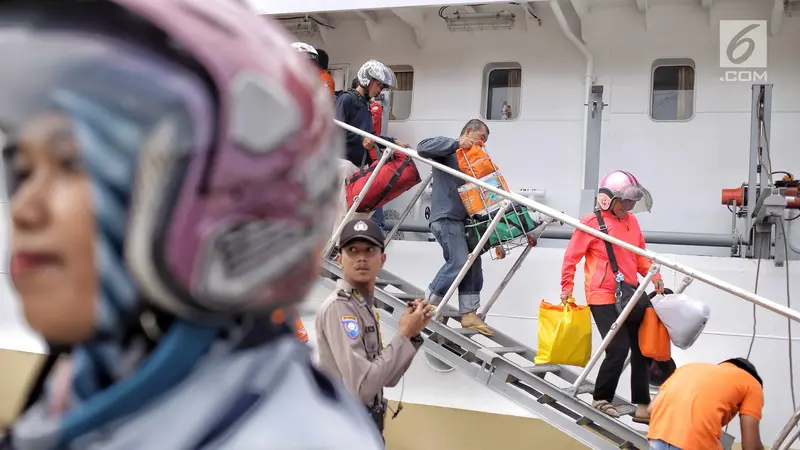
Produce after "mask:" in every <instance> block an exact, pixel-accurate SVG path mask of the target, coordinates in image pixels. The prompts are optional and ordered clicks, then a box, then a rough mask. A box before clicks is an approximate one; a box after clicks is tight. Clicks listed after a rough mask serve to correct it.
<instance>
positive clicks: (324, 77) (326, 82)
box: [319, 70, 336, 98]
mask: <svg viewBox="0 0 800 450" xmlns="http://www.w3.org/2000/svg"><path fill="white" fill-rule="evenodd" d="M319 81H321V82H322V85H323V86H325V87H326V88H328V90H329V91H330V92H331V97H334V98H336V83H335V82H334V81H333V76H331V73H330V72H328V71H327V70H320V71H319Z"/></svg>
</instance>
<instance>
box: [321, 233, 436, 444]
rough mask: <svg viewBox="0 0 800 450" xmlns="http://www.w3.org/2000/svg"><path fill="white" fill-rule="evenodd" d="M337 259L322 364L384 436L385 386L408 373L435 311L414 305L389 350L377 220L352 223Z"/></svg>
mask: <svg viewBox="0 0 800 450" xmlns="http://www.w3.org/2000/svg"><path fill="white" fill-rule="evenodd" d="M339 247H340V251H339V256H338V261H339V263H340V264H341V266H342V269H343V272H344V276H343V279H341V280H339V281H338V282H337V284H336V290H334V292H333V293H332V294H331V295H330V297H328V298H327V299H326V300H325V302H324V303H323V304H322V308H321V309H320V311H319V313H318V314H317V319H316V330H317V348H318V351H319V366H320V368H321V369H322V371H324V372H325V373H327V374H328V375H330V376H331V377H333V378H341V379H342V381H343V382H344V384H345V386H346V387H347V389H348V390H349V391H350V392H351V393H352V394H353V395H355V396H357V397H358V398H359V399H360V400H361V401H362V402H363V403H364V404H365V405H366V407H367V409H368V410H369V412H370V415H371V416H372V419H373V420H374V421H375V424H376V425H377V427H378V430H380V432H381V433H382V432H383V418H384V414H385V412H386V401H385V400H384V398H383V387H384V386H389V387H392V386H395V385H396V384H397V383H398V382H399V381H400V379H401V378H402V377H403V374H404V373H405V372H406V370H408V367H409V366H410V365H411V361H412V360H413V359H414V355H416V353H417V350H419V348H420V346H421V345H422V342H423V339H422V337H421V336H420V332H421V331H422V330H423V329H424V328H425V326H426V325H427V324H428V322H429V321H430V319H431V317H433V313H434V310H435V308H434V307H433V306H431V305H428V302H426V301H423V300H413V301H411V302H409V305H408V310H407V311H406V312H404V313H403V315H402V316H401V317H400V323H399V326H398V333H397V334H396V335H395V336H394V338H393V339H392V340H391V341H390V342H389V343H388V344H386V346H385V347H384V345H383V341H382V338H381V329H380V318H379V317H378V315H377V313H376V311H375V302H374V298H373V293H374V291H375V279H376V276H377V274H378V271H380V269H381V268H382V267H383V264H384V262H385V261H386V254H385V253H384V243H383V234H382V233H381V231H380V228H379V227H378V225H377V224H376V223H375V222H373V221H372V220H361V219H356V220H351V221H350V222H348V223H347V224H346V225H345V227H344V229H343V230H342V233H341V235H340V238H339Z"/></svg>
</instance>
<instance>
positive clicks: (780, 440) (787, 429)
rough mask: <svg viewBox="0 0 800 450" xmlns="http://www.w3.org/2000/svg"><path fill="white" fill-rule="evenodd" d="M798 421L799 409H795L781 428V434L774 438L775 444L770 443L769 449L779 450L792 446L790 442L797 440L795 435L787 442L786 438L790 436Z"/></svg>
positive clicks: (799, 419)
mask: <svg viewBox="0 0 800 450" xmlns="http://www.w3.org/2000/svg"><path fill="white" fill-rule="evenodd" d="M798 421H800V409H797V410H796V411H795V412H794V413H792V416H791V417H789V421H788V422H786V425H784V426H783V428H782V429H781V432H780V433H778V437H776V438H775V442H773V443H772V445H771V446H770V448H771V449H773V450H781V448H784V447H785V448H789V446H790V445H792V442H794V441H795V440H797V435H796V433H795V436H794V439H791V440H788V439H787V438H789V437H790V436H791V435H792V430H793V429H794V427H795V426H796V425H797V422H798ZM787 441H788V442H787ZM784 444H785V445H784Z"/></svg>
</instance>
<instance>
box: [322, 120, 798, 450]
mask: <svg viewBox="0 0 800 450" xmlns="http://www.w3.org/2000/svg"><path fill="white" fill-rule="evenodd" d="M335 122H336V123H337V125H339V126H340V127H341V128H344V129H346V130H348V131H352V132H354V133H356V134H359V135H361V136H364V137H369V138H371V139H372V140H373V141H375V142H377V143H379V144H381V145H383V146H385V147H386V150H384V152H383V155H382V156H381V158H380V160H379V161H378V163H377V166H376V168H375V170H374V171H373V173H372V175H371V176H370V178H369V179H368V180H367V182H366V184H365V186H364V189H363V191H362V192H366V191H367V190H368V189H369V188H370V185H371V184H372V182H373V181H374V179H375V177H376V175H377V174H378V171H379V169H380V167H381V166H382V165H383V164H385V163H386V162H387V161H388V159H389V157H390V156H391V154H392V153H393V152H401V153H404V154H406V155H408V156H409V157H411V158H413V159H414V160H415V161H418V162H423V163H424V164H428V165H430V166H432V167H433V168H434V169H438V170H441V171H443V172H446V173H449V174H451V175H453V176H456V177H458V178H461V179H463V180H465V181H467V182H471V183H473V184H475V185H477V186H480V187H482V188H484V189H487V190H489V191H491V192H494V193H496V194H498V195H501V196H503V197H505V198H506V200H505V201H503V202H502V203H501V207H500V211H498V212H497V213H495V216H494V219H493V220H492V222H491V224H490V225H489V227H488V229H487V230H486V232H485V233H484V235H483V236H482V237H481V240H480V241H479V242H478V244H477V245H476V246H475V251H474V252H473V253H472V254H471V255H470V257H469V258H468V260H467V263H466V264H465V266H464V267H462V269H461V271H460V273H459V275H458V278H457V279H456V281H455V282H454V283H453V285H452V286H451V287H450V289H449V290H448V292H447V293H446V294H445V297H444V299H443V300H442V302H441V303H440V304H439V305H438V306H437V309H436V314H435V316H434V320H431V321H430V323H429V324H428V326H427V328H426V329H425V330H424V331H423V333H422V335H423V337H424V338H425V339H424V343H423V346H422V348H423V350H424V351H425V352H427V353H428V354H430V355H432V356H433V357H435V358H436V359H438V360H440V361H442V362H443V363H444V364H446V365H448V366H450V367H452V368H454V369H456V370H459V371H461V372H462V373H464V374H466V375H468V376H469V377H471V378H473V379H474V380H475V381H476V382H478V383H480V384H482V385H484V386H486V387H487V388H488V389H491V390H492V391H494V392H496V393H498V394H500V395H502V396H504V397H506V398H508V399H510V400H511V401H513V402H515V403H517V404H518V405H520V406H522V407H524V408H526V409H527V410H529V411H531V412H532V413H533V414H535V415H536V416H538V417H540V418H541V419H543V420H545V421H546V422H547V423H549V424H550V425H552V426H553V427H555V428H557V429H559V430H560V431H562V432H563V433H565V434H567V435H569V436H571V437H572V438H574V439H575V440H577V441H579V442H581V443H583V444H585V445H587V446H588V447H589V448H592V449H596V450H602V449H641V450H645V449H647V448H649V446H648V443H647V438H646V435H645V433H644V432H642V431H639V430H636V429H634V428H633V427H631V426H629V425H627V424H626V423H624V422H623V421H622V420H621V419H622V418H624V417H626V416H631V415H633V413H634V412H635V410H636V405H633V404H631V403H630V402H629V401H628V400H626V399H624V398H622V397H620V396H618V395H616V396H615V397H614V400H613V402H612V403H613V405H614V406H615V407H616V409H617V411H618V412H619V415H620V418H619V419H615V418H612V417H610V416H608V415H606V414H603V413H602V412H600V411H598V410H596V409H594V408H592V407H591V404H590V403H591V397H590V396H589V395H590V394H591V393H592V392H593V391H594V384H593V383H591V382H590V381H587V380H586V377H587V375H588V373H589V372H590V371H591V369H592V368H593V367H594V366H595V365H596V364H597V362H598V361H599V360H600V358H601V357H602V355H603V353H604V351H605V349H606V347H607V346H608V344H609V343H610V341H611V340H612V339H613V337H614V336H615V335H616V333H617V331H618V330H619V327H620V326H621V325H622V324H623V323H624V321H625V319H626V318H627V317H628V315H629V314H630V312H631V310H632V309H633V306H635V303H636V302H635V301H633V300H631V301H630V302H629V303H628V306H627V307H626V308H625V309H624V310H623V311H622V313H621V314H620V317H619V318H618V319H617V321H616V322H615V324H614V325H613V326H612V327H611V331H610V332H609V333H608V335H607V336H606V338H605V339H604V340H603V342H602V344H601V345H600V347H599V348H598V349H597V350H596V351H595V353H594V354H593V355H592V357H591V359H590V361H589V363H588V364H587V365H586V367H585V368H584V369H583V371H582V372H580V373H577V372H575V371H574V370H572V369H570V368H568V367H566V366H561V365H551V364H547V365H535V364H534V363H533V360H534V357H535V356H536V350H535V349H532V348H530V347H529V346H527V345H525V344H524V343H521V342H519V341H517V340H515V339H513V338H511V337H510V336H507V335H505V334H503V333H502V332H500V331H498V330H496V329H495V330H494V332H495V334H494V336H492V337H488V336H484V335H480V334H479V333H478V332H477V331H475V330H473V329H469V328H460V327H451V326H449V322H450V319H451V318H457V317H459V314H458V310H457V308H454V307H452V306H450V305H448V300H449V299H450V298H451V297H452V295H453V294H454V293H455V291H456V290H457V286H458V284H459V282H460V281H461V279H463V277H464V276H465V274H466V272H467V270H468V268H469V266H470V265H471V264H472V261H474V259H475V258H476V257H478V255H479V253H480V249H481V248H482V247H483V246H484V244H485V243H486V241H487V240H488V238H489V236H490V235H491V233H492V231H493V230H494V229H495V227H496V226H497V225H498V223H499V220H500V218H501V217H502V216H503V215H504V213H505V211H506V210H507V209H508V208H509V207H510V206H511V202H514V203H515V204H518V205H523V206H525V207H527V208H529V209H532V210H534V211H537V212H539V213H541V214H543V215H545V216H548V217H549V219H547V220H545V221H543V222H542V224H541V225H540V226H539V227H537V228H536V229H535V230H533V231H532V232H531V233H530V234H531V235H533V237H538V236H539V235H541V233H542V232H543V231H544V228H546V227H547V226H548V225H549V224H550V223H551V222H552V221H554V220H555V221H559V222H562V223H567V224H569V225H571V226H572V227H574V228H577V229H580V230H582V231H584V232H586V233H589V234H591V235H593V236H595V237H597V238H600V239H603V240H605V241H608V242H611V243H612V244H615V245H618V246H620V247H622V248H625V249H627V250H630V251H632V252H634V253H637V254H639V255H642V256H644V257H646V258H649V259H650V260H652V261H653V265H652V266H651V268H650V271H649V272H648V273H647V275H646V276H645V277H644V279H643V280H642V281H641V282H640V285H639V288H638V289H637V291H636V293H635V294H634V299H637V298H639V296H640V295H642V294H643V293H644V291H645V290H646V289H647V286H648V285H649V284H650V281H651V279H652V278H653V276H654V275H655V274H656V273H658V272H659V270H660V267H661V266H664V267H669V268H671V269H673V270H676V271H678V272H681V273H683V274H684V275H686V277H685V278H684V280H683V282H682V284H681V286H680V287H679V288H678V289H677V292H680V291H682V290H683V289H685V288H686V287H687V286H688V285H689V284H690V283H691V282H692V281H693V280H695V279H696V280H700V281H702V282H704V283H706V284H709V285H711V286H714V287H716V288H718V289H721V290H723V291H725V292H728V293H730V294H733V295H735V296H737V297H740V298H742V299H745V300H747V301H749V302H752V303H755V304H757V305H759V306H761V307H764V308H766V309H769V310H771V311H773V312H775V313H778V314H780V315H782V316H784V317H787V318H790V319H792V320H794V321H798V322H800V313H798V312H797V311H794V310H792V309H789V308H787V307H785V306H783V305H780V304H777V303H775V302H772V301H771V300H768V299H766V298H764V297H761V296H759V295H757V294H754V293H751V292H749V291H746V290H744V289H741V288H739V287H737V286H734V285H732V284H730V283H727V282H725V281H722V280H719V279H717V278H715V277H712V276H710V275H708V274H705V273H703V272H700V271H698V270H696V269H693V268H691V267H688V266H685V265H683V264H680V263H678V262H676V261H672V260H669V259H667V258H664V257H663V256H661V255H659V254H657V253H655V252H652V251H649V250H643V249H640V248H638V247H635V246H632V245H630V244H628V243H626V242H624V241H621V240H619V239H617V238H614V237H611V236H609V235H606V234H604V233H602V232H600V231H598V230H595V229H594V228H591V227H588V226H586V225H583V224H581V223H580V221H578V220H577V219H575V218H572V217H570V216H567V215H565V214H563V213H561V212H559V211H557V210H554V209H552V208H550V207H547V206H545V205H542V204H540V203H538V202H535V201H533V200H530V199H528V198H526V197H523V196H521V195H519V194H516V193H511V192H506V191H504V190H501V189H499V188H496V187H494V186H492V185H489V184H487V183H484V182H482V181H480V180H477V179H475V178H472V177H470V176H468V175H465V174H463V173H461V172H459V171H458V170H454V169H451V168H449V167H447V166H444V165H442V164H439V163H437V162H435V161H432V160H429V159H426V158H422V157H420V156H419V155H418V154H417V152H416V151H414V150H412V149H407V148H402V147H399V146H397V145H394V144H392V143H391V142H388V141H386V140H383V139H381V138H380V137H378V136H374V135H372V134H369V133H366V132H364V131H361V130H359V129H357V128H355V127H352V126H350V125H347V124H345V123H342V122H340V121H335ZM429 182H430V177H428V178H427V179H426V180H424V181H423V183H422V185H421V186H420V187H419V188H418V191H417V192H416V194H415V195H414V196H413V198H412V199H411V200H410V201H409V203H408V206H407V207H406V209H405V211H404V212H403V213H402V214H401V216H400V218H399V220H398V221H397V223H396V224H395V226H394V228H393V229H392V231H391V232H390V233H389V234H388V235H387V237H386V242H387V243H388V242H389V241H390V240H391V239H392V237H393V236H394V235H395V233H396V232H397V231H398V229H399V227H400V225H401V223H402V222H403V220H404V219H405V218H406V217H407V215H408V214H409V212H410V211H411V208H412V207H413V205H414V203H416V201H417V200H418V199H419V197H420V196H421V195H422V193H423V191H424V189H425V188H426V186H427V184H428V183H429ZM360 197H361V196H359V197H356V198H355V199H354V201H353V205H352V206H351V208H350V209H349V210H348V212H347V215H346V216H345V217H344V219H343V220H342V221H341V223H340V224H339V226H338V228H337V230H336V231H335V232H334V234H333V235H332V236H331V239H330V240H329V241H328V245H327V246H326V249H325V253H324V255H326V258H325V259H324V260H323V263H322V271H321V274H320V281H319V285H320V286H321V287H323V288H327V289H329V290H333V289H334V288H335V284H336V280H338V279H339V278H341V277H342V269H341V267H339V265H338V264H337V263H336V262H335V261H333V260H331V259H328V256H329V255H330V254H331V250H332V249H333V247H334V246H335V243H336V241H337V239H338V236H339V234H340V233H341V231H342V228H343V227H344V224H345V223H346V222H347V221H349V219H350V218H351V217H353V215H354V214H355V211H356V210H357V208H358V206H359V204H360V201H361V199H360ZM533 242H535V241H533ZM533 242H532V243H533ZM532 248H533V246H532V245H530V244H529V245H528V246H526V247H525V248H524V250H523V251H522V253H521V254H520V255H519V257H518V258H517V260H516V261H515V262H514V265H513V266H512V267H511V269H510V270H509V272H508V273H507V274H506V276H505V278H504V279H503V280H502V282H501V283H500V285H499V286H498V287H497V289H496V290H495V291H494V293H493V295H492V296H491V298H490V300H489V301H488V302H487V303H486V305H485V306H484V308H483V309H482V310H481V311H480V313H479V315H481V316H482V317H486V314H487V313H488V311H489V309H490V308H491V307H492V305H493V304H494V303H495V302H496V301H497V299H498V297H499V296H500V294H501V293H502V291H503V289H504V288H505V286H506V285H507V284H508V282H509V281H510V279H511V277H512V276H513V275H514V273H515V272H516V271H517V269H519V267H520V266H521V265H522V263H523V262H524V260H525V258H526V257H527V255H528V254H529V252H530V251H531V249H532ZM423 297H424V291H423V290H422V289H420V288H418V287H416V286H414V285H413V284H411V283H409V282H408V281H406V280H403V279H401V278H399V277H397V276H396V275H394V274H392V273H390V272H388V271H386V270H381V272H380V273H379V274H378V280H377V282H376V289H375V302H376V305H375V306H376V308H377V309H378V310H380V311H381V313H380V320H381V322H382V323H383V324H384V325H386V326H388V327H389V328H392V329H394V330H397V328H398V324H399V319H400V316H401V314H402V313H403V312H404V311H405V310H406V309H407V302H409V301H411V300H413V299H417V298H423ZM454 323H458V322H457V321H455V322H454ZM582 395H583V396H584V397H585V398H587V399H588V401H587V400H584V399H583V398H581V397H579V396H582ZM798 420H800V410H798V411H797V412H795V414H794V415H793V416H792V417H791V418H790V420H789V422H788V423H787V424H786V427H785V428H784V430H783V431H782V432H781V434H780V436H778V438H777V439H776V441H775V443H774V444H773V446H772V448H774V449H778V448H781V449H788V448H789V445H790V444H791V443H792V442H793V441H794V440H795V439H797V437H798V435H799V434H800V428H795V427H796V426H797V423H798ZM733 441H734V438H733V436H731V435H729V434H727V433H724V434H723V436H722V438H721V439H720V442H721V444H722V447H723V448H724V449H725V450H730V449H731V448H732V446H733Z"/></svg>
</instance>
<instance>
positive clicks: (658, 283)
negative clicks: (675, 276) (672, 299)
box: [653, 280, 664, 294]
mask: <svg viewBox="0 0 800 450" xmlns="http://www.w3.org/2000/svg"><path fill="white" fill-rule="evenodd" d="M653 287H654V288H656V294H661V293H663V292H664V281H663V280H653Z"/></svg>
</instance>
